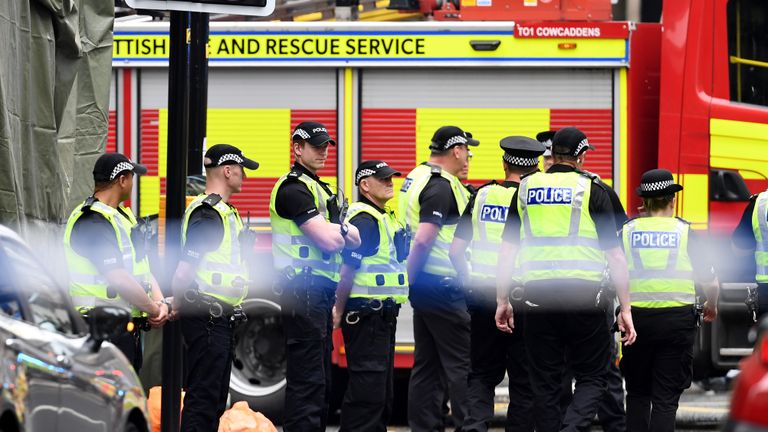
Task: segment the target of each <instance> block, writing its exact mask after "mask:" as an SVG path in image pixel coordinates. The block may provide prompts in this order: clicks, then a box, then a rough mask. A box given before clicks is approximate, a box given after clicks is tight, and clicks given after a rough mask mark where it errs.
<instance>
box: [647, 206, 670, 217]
mask: <svg viewBox="0 0 768 432" xmlns="http://www.w3.org/2000/svg"><path fill="white" fill-rule="evenodd" d="M648 216H650V217H675V208H674V207H673V206H669V207H665V208H663V209H660V210H654V211H652V212H649V213H648Z"/></svg>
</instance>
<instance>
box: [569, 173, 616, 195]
mask: <svg viewBox="0 0 768 432" xmlns="http://www.w3.org/2000/svg"><path fill="white" fill-rule="evenodd" d="M575 172H577V173H578V174H579V175H582V176H584V177H586V178H588V179H590V180H592V183H594V184H596V185H598V186H600V189H602V190H604V191H607V190H608V189H610V188H611V187H610V186H608V185H607V184H605V182H604V181H603V179H601V178H600V176H599V175H597V174H595V173H593V172H589V171H582V170H576V171H575Z"/></svg>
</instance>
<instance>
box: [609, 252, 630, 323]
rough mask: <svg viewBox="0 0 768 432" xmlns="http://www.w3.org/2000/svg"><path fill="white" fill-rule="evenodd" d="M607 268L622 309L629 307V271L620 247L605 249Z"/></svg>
mask: <svg viewBox="0 0 768 432" xmlns="http://www.w3.org/2000/svg"><path fill="white" fill-rule="evenodd" d="M605 257H606V260H607V261H608V268H609V269H610V271H611V281H612V282H613V285H614V286H615V287H616V297H617V298H618V299H619V304H620V305H621V309H622V310H629V309H630V300H629V271H628V270H627V258H626V257H625V256H624V251H622V250H621V248H618V247H615V248H612V249H609V250H607V251H605Z"/></svg>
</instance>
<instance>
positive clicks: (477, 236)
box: [469, 184, 517, 288]
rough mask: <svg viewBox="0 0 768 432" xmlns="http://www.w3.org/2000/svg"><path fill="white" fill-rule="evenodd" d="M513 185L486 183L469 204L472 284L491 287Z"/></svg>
mask: <svg viewBox="0 0 768 432" xmlns="http://www.w3.org/2000/svg"><path fill="white" fill-rule="evenodd" d="M516 190H517V187H516V186H513V187H504V186H502V185H499V184H490V185H488V186H485V187H482V188H480V190H478V191H477V195H476V196H475V203H474V206H473V207H472V243H471V244H470V258H469V268H470V280H471V282H472V285H473V286H474V287H478V288H479V287H489V288H490V287H495V286H496V285H495V284H496V268H497V266H498V263H499V248H500V247H501V235H502V232H503V231H504V223H505V222H506V221H507V213H508V212H509V204H510V202H511V201H512V196H514V194H515V191H516Z"/></svg>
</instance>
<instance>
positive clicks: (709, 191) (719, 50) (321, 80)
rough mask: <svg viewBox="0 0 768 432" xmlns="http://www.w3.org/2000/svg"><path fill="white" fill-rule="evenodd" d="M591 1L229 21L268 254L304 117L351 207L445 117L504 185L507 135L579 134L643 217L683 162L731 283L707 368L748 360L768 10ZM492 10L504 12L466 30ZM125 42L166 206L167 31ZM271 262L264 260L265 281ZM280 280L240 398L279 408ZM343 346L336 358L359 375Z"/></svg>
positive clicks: (118, 31)
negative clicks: (644, 12)
mask: <svg viewBox="0 0 768 432" xmlns="http://www.w3.org/2000/svg"><path fill="white" fill-rule="evenodd" d="M586 3H593V4H603V5H608V4H609V1H607V0H606V1H602V2H594V1H593V2H585V1H576V0H570V1H567V0H538V1H537V0H495V1H492V0H461V2H460V3H459V2H441V3H439V4H437V3H435V4H428V3H423V4H416V5H415V6H414V5H411V6H408V7H409V8H412V9H413V8H417V9H418V8H420V9H423V10H422V12H428V13H431V14H433V15H434V17H435V19H436V20H433V21H424V22H397V23H394V22H390V23H362V22H352V23H349V22H348V23H341V22H339V23H333V24H331V23H326V22H294V23H283V22H279V23H278V22H272V23H265V22H220V23H219V22H214V23H212V24H211V32H210V41H209V53H208V58H209V64H210V73H209V91H208V120H207V122H208V123H207V142H208V143H211V144H212V143H219V142H226V143H231V144H234V145H237V146H238V147H240V148H242V149H243V150H244V152H245V153H246V154H249V155H255V159H257V160H258V161H259V162H260V164H261V167H260V169H259V170H257V171H254V172H248V178H247V179H246V180H245V185H244V187H243V192H242V193H240V194H239V195H237V196H236V197H235V198H234V199H233V202H234V204H235V205H236V206H237V207H238V208H239V209H240V211H241V214H242V215H243V216H246V215H248V220H249V222H250V223H251V224H252V226H253V229H254V230H256V231H257V233H258V234H259V239H260V241H259V244H258V246H257V249H258V250H260V251H262V252H264V255H265V256H266V257H267V258H270V257H269V251H270V240H269V223H268V201H269V193H270V190H271V188H272V186H273V185H274V183H275V182H276V180H277V179H278V177H280V176H281V175H282V174H284V173H285V172H287V170H288V169H289V167H290V164H291V154H290V150H289V145H288V143H289V135H290V131H291V130H292V128H293V127H294V126H295V125H296V124H298V123H299V122H302V121H305V120H315V121H320V122H322V123H324V124H325V125H327V126H328V129H329V131H330V132H331V135H332V136H334V137H337V142H338V145H337V146H336V147H331V150H330V156H329V162H328V163H327V165H326V167H325V168H323V169H322V170H321V171H320V173H319V174H320V175H321V177H322V178H323V179H325V180H326V181H328V182H329V183H331V184H333V185H334V187H338V189H339V190H340V191H343V193H344V194H345V195H346V196H347V197H349V198H351V199H354V198H355V196H356V191H355V188H354V187H353V173H354V170H355V168H356V166H357V165H358V163H359V162H360V161H362V160H367V159H383V160H386V161H387V162H389V164H390V165H392V166H393V167H394V168H395V169H397V170H399V171H402V172H408V171H409V170H410V169H412V168H413V167H414V166H415V165H416V164H417V163H419V162H420V161H423V160H426V158H427V156H428V151H429V150H428V144H429V141H430V137H431V134H432V133H433V132H434V131H435V130H436V129H437V128H438V127H439V126H442V125H446V124H455V125H458V126H460V127H462V128H463V129H465V130H467V131H470V132H472V134H473V135H474V136H475V137H476V138H478V139H479V140H480V141H481V145H480V146H479V147H477V148H473V152H474V153H475V155H474V159H473V160H472V162H471V167H470V177H469V181H470V183H473V184H475V185H478V184H482V183H485V182H487V181H488V180H491V179H499V178H500V177H501V176H502V171H501V167H500V163H499V156H500V150H499V148H498V144H497V143H498V142H499V139H500V138H502V137H504V136H507V135H526V136H535V135H536V133H538V132H540V131H544V130H549V129H558V128H561V127H564V126H576V127H578V128H580V129H582V130H583V131H584V132H585V133H586V134H587V135H588V137H589V140H590V143H592V144H593V145H594V146H595V147H596V149H597V150H596V151H594V152H592V153H590V155H589V157H588V159H587V164H586V167H585V168H586V169H588V170H590V171H592V172H595V173H597V174H599V175H600V176H601V177H602V179H603V180H604V181H606V182H607V183H608V184H610V185H612V187H614V188H615V189H616V191H617V192H618V194H619V196H620V198H621V200H622V202H623V203H624V205H625V207H626V208H627V209H628V211H629V212H630V214H632V213H636V208H637V206H638V205H639V204H640V203H639V201H638V199H637V198H636V197H635V193H634V189H635V187H636V186H637V185H638V182H639V178H640V175H641V174H642V172H643V171H645V170H647V169H651V168H654V167H657V166H658V167H663V168H667V169H670V170H671V171H672V172H673V173H674V174H675V176H676V179H677V181H678V182H679V183H680V184H682V185H683V186H684V187H685V190H684V191H683V192H681V193H680V195H679V198H678V209H677V210H678V215H679V216H681V217H683V218H685V219H686V220H688V221H690V222H691V223H692V224H693V226H694V227H695V228H697V229H699V230H705V231H709V237H711V238H712V241H713V242H714V243H715V244H717V245H718V247H717V248H716V250H717V251H719V254H720V255H719V256H717V266H718V268H717V270H718V272H719V274H720V277H721V280H722V281H723V282H726V283H724V284H723V290H722V297H721V298H722V300H721V306H720V311H721V314H720V317H719V320H718V321H717V322H716V323H714V324H713V325H707V326H705V327H703V328H702V331H700V332H699V341H698V349H699V354H698V355H697V362H696V368H697V372H698V373H697V374H698V375H699V376H706V375H709V374H713V373H717V372H722V371H725V370H727V369H729V368H733V367H736V364H737V362H738V360H739V359H740V358H741V357H742V356H744V355H746V354H748V353H749V352H750V344H749V343H748V341H747V336H746V334H747V328H748V327H749V326H750V325H751V323H752V319H751V317H750V315H749V313H748V311H747V307H746V306H745V304H744V299H745V298H746V296H747V294H746V293H747V286H748V283H749V282H750V281H752V280H753V279H754V271H753V272H752V275H750V274H749V272H750V270H749V269H746V270H743V271H741V269H739V268H738V266H736V265H732V263H731V262H732V261H734V260H731V259H728V258H729V257H730V256H731V254H730V253H728V252H727V251H728V250H730V249H728V248H729V247H730V245H729V242H728V238H729V235H730V231H731V230H732V229H733V227H734V226H735V224H736V222H737V220H738V218H739V216H740V215H741V212H742V211H743V209H744V207H745V205H746V200H747V199H748V198H749V196H750V194H752V193H756V192H759V191H761V190H764V189H765V188H766V187H767V186H768V107H767V105H768V69H766V68H767V67H768V43H767V42H768V40H767V39H766V38H765V32H764V29H765V28H766V25H768V22H766V20H768V5H766V4H765V3H764V2H762V1H759V0H677V1H674V2H665V4H664V10H663V18H662V22H663V24H658V23H633V22H613V21H609V20H608V19H609V18H610V7H609V5H608V7H607V8H602V9H601V8H599V7H593V8H591V9H585V8H584V7H583V6H584V4H586ZM438 5H440V7H439V8H438ZM477 18H483V19H497V21H485V22H472V21H467V20H470V19H477ZM501 19H503V20H515V21H498V20H501ZM114 41H115V43H114V52H113V54H114V58H113V68H114V70H113V79H112V91H111V95H112V97H111V111H110V136H109V147H110V149H117V150H118V151H122V152H123V153H126V154H128V155H130V157H131V158H132V159H133V158H135V159H138V160H139V161H140V162H141V163H142V164H145V165H146V166H147V167H148V169H149V173H148V175H146V176H143V177H141V178H139V187H138V192H136V195H135V196H134V197H133V199H132V205H133V207H134V210H135V211H136V212H137V213H138V214H140V215H142V216H147V215H155V214H162V212H163V210H162V209H163V204H162V203H163V197H164V193H165V176H166V173H165V166H166V163H167V160H168V158H173V155H168V154H166V146H165V143H166V134H167V132H166V130H167V125H168V116H167V97H168V91H167V80H168V72H167V69H166V67H167V63H168V53H169V48H170V44H169V40H168V24H167V23H159V22H146V23H118V24H117V25H116V26H115V35H114ZM398 186H399V185H397V184H396V188H399V187H398ZM265 261H267V262H265V263H254V266H256V267H257V268H259V272H260V274H264V275H267V274H269V271H271V264H270V263H269V262H268V259H267V260H265ZM741 261H742V264H743V262H749V261H750V259H749V258H745V259H743V260H741ZM258 266H262V267H258ZM268 279H269V278H267V277H264V278H262V282H264V283H263V284H262V285H264V287H257V289H255V290H252V291H255V292H254V293H253V298H252V299H249V300H248V302H249V303H248V307H249V308H250V310H249V316H250V317H252V318H251V320H249V322H248V325H247V326H245V327H244V328H242V329H240V330H239V343H238V347H237V357H238V359H237V361H236V364H235V367H234V368H233V375H232V386H231V389H232V395H233V397H234V399H246V400H249V401H250V402H251V405H252V406H254V407H257V408H258V409H260V410H262V411H264V412H265V413H267V414H268V415H271V416H272V417H279V413H280V410H281V407H282V397H283V388H284V385H285V381H284V375H283V374H284V368H285V366H284V352H283V348H282V347H283V342H282V334H281V331H280V320H279V313H278V311H279V307H278V306H277V304H276V303H275V301H274V297H273V296H272V295H271V294H270V289H269V286H268V285H269V284H268V283H267V282H266V281H267V280H268ZM257 282H258V281H257ZM256 285H258V283H257V284H256ZM407 315H408V314H407V312H405V313H403V315H402V316H407ZM408 324H409V323H408V321H407V319H403V320H401V322H400V326H399V327H400V328H399V329H398V345H397V359H396V367H397V368H398V369H399V370H400V371H407V369H408V368H409V367H410V366H411V364H412V352H413V337H412V334H410V332H409V330H410V329H409V325H408ZM337 336H340V335H337ZM336 342H339V343H338V344H337V349H336V350H335V351H334V362H335V364H337V365H338V366H340V367H342V368H343V367H344V366H345V364H346V362H345V356H344V349H343V344H342V343H341V342H342V341H341V338H340V337H337V338H336ZM404 375H405V376H407V374H404Z"/></svg>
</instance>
